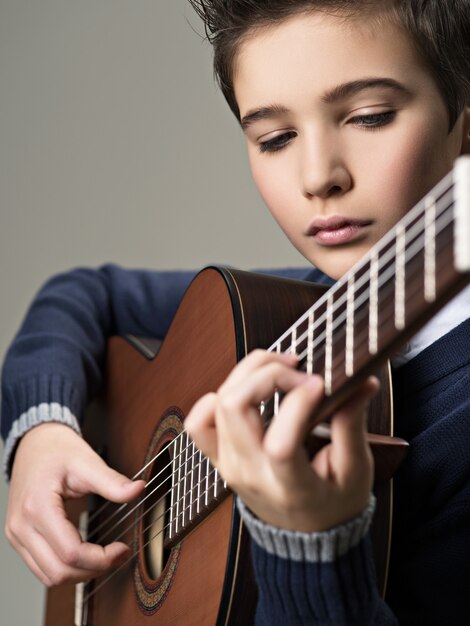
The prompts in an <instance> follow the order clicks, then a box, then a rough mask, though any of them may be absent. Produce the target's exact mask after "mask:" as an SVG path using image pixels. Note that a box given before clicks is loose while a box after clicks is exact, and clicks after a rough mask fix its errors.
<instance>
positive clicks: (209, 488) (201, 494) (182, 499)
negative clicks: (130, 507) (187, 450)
mask: <svg viewBox="0 0 470 626" xmlns="http://www.w3.org/2000/svg"><path fill="white" fill-rule="evenodd" d="M205 460H206V457H204V459H202V460H201V461H200V463H199V464H198V465H197V466H196V467H202V465H203V464H204V463H205ZM210 467H211V470H210V472H209V473H208V474H206V475H205V476H204V479H203V480H202V481H199V482H197V483H195V484H194V485H193V487H192V488H191V489H190V491H187V492H186V493H185V494H183V495H182V496H181V497H180V498H179V499H178V502H179V503H181V504H182V505H183V507H184V508H183V509H182V511H181V512H180V513H179V514H178V515H177V516H176V518H173V519H171V520H170V522H169V523H168V524H167V526H166V527H165V528H167V527H168V526H171V524H173V523H175V522H177V521H178V518H179V517H182V521H181V529H180V530H179V531H175V533H176V534H178V533H179V532H181V531H182V530H184V529H185V528H186V527H187V526H188V525H189V524H185V523H184V514H185V512H186V509H188V508H189V509H191V507H192V506H193V505H194V504H195V503H197V500H198V499H199V500H200V499H201V498H202V497H204V496H206V495H207V494H209V493H210V492H211V491H215V490H216V488H218V486H219V485H220V487H221V489H222V490H224V491H226V490H227V487H226V483H225V482H224V481H223V479H222V478H220V479H219V478H218V476H219V475H220V474H219V471H218V469H217V468H215V467H214V466H213V465H211V466H210ZM212 474H214V475H216V474H217V477H216V479H215V480H214V482H211V483H210V485H208V483H209V481H212V478H211V477H212ZM219 481H220V483H219ZM201 485H203V486H204V489H205V491H200V492H199V495H198V496H197V499H196V500H193V499H192V496H193V494H192V492H193V491H194V490H195V489H197V488H198V487H200V486H201ZM170 493H171V487H170V489H168V490H167V491H166V492H165V493H164V494H162V495H161V496H160V497H159V499H158V500H157V501H156V502H155V503H154V504H153V505H152V506H151V507H149V508H148V509H147V510H146V511H143V513H142V514H140V515H139V516H138V517H136V519H135V520H134V521H133V522H132V523H131V524H129V525H128V526H127V527H126V528H125V529H124V530H122V531H121V532H120V533H119V534H118V535H117V536H116V537H114V538H113V542H114V541H119V540H120V539H121V538H122V537H124V535H126V534H127V533H128V532H129V531H130V530H132V529H133V528H135V526H136V525H137V523H138V522H140V521H141V520H142V519H143V518H144V517H145V516H146V515H148V514H149V513H150V512H151V511H153V509H154V508H156V507H158V505H159V504H160V503H161V502H162V501H165V499H166V497H167V496H168V495H169V494H170ZM188 498H190V503H189V504H188V505H186V500H187V499H188ZM214 499H215V500H217V497H216V496H214ZM212 502H213V500H212V501H210V502H208V503H207V504H206V503H204V505H203V507H205V509H206V510H207V509H208V507H209V506H210V505H211V504H212ZM139 506H140V505H139ZM136 508H138V507H136ZM171 510H172V506H171V505H170V507H169V508H167V509H165V510H164V511H163V512H162V513H161V514H160V515H159V516H158V517H157V518H156V519H155V520H154V521H153V522H152V523H151V524H150V525H152V524H154V523H155V522H156V521H158V520H159V519H161V518H162V517H164V516H166V515H168V513H170V512H171ZM199 515H200V513H199V512H197V513H196V516H195V517H198V516H199ZM192 520H193V518H192V517H190V519H189V522H191V521H192ZM147 528H148V527H147ZM144 530H146V529H144Z"/></svg>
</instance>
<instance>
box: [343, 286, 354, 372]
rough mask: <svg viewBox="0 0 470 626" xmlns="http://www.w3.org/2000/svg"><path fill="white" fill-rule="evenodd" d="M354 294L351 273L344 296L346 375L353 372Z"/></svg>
mask: <svg viewBox="0 0 470 626" xmlns="http://www.w3.org/2000/svg"><path fill="white" fill-rule="evenodd" d="M354 296H355V276H354V274H351V276H350V277H349V278H348V287H347V296H346V354H345V372H346V376H352V375H353V374H354V302H355V299H354Z"/></svg>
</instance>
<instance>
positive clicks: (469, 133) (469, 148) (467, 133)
mask: <svg viewBox="0 0 470 626" xmlns="http://www.w3.org/2000/svg"><path fill="white" fill-rule="evenodd" d="M460 154H470V104H467V106H466V107H465V109H464V112H463V129H462V149H461V151H460Z"/></svg>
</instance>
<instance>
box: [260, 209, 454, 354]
mask: <svg viewBox="0 0 470 626" xmlns="http://www.w3.org/2000/svg"><path fill="white" fill-rule="evenodd" d="M450 208H452V205H449V206H448V207H446V209H445V210H444V211H442V212H441V214H440V216H439V218H441V219H440V221H439V228H438V229H436V236H437V235H439V234H440V233H441V232H443V231H444V230H445V229H446V228H447V226H448V225H449V224H450V223H451V222H452V219H453V216H452V213H451V212H450V213H449V212H448V213H445V211H447V210H448V209H450ZM439 218H438V219H439ZM436 221H437V220H436ZM423 239H424V234H423V235H422V236H420V237H418V238H416V240H415V241H414V242H413V245H411V246H409V244H408V246H407V248H406V261H405V263H410V262H411V261H412V260H413V259H414V258H415V257H416V256H417V255H418V254H419V253H420V252H421V251H422V250H423V246H422V240H423ZM384 258H385V262H387V261H391V260H392V259H393V252H392V254H391V256H389V257H385V256H384ZM393 275H394V269H393V266H389V267H387V269H386V270H385V272H383V273H382V274H381V276H380V279H379V282H378V289H381V288H383V287H384V286H385V285H386V284H387V283H388V284H389V283H390V282H393V281H390V276H393ZM408 276H410V275H409V274H408ZM367 282H368V276H364V275H363V276H361V278H360V279H359V280H358V281H357V283H354V287H355V288H354V290H353V293H354V295H355V294H356V293H357V292H358V291H359V290H360V289H361V287H365V286H366V285H367ZM368 297H369V293H368V291H367V290H363V291H362V293H361V294H360V296H359V297H357V298H356V297H355V298H354V308H353V311H352V312H353V314H354V317H355V314H356V313H361V312H363V311H364V307H363V306H362V305H363V304H364V302H366V301H367V300H368ZM346 302H347V293H344V294H342V295H341V296H340V297H339V298H338V299H337V300H336V301H334V302H333V312H334V311H335V310H338V309H340V308H341V307H342V305H344V304H346ZM312 311H313V313H315V311H314V309H313V307H312V309H311V310H309V311H307V314H305V318H304V320H303V321H304V322H307V318H308V313H310V312H312ZM346 317H347V310H345V309H344V307H343V311H342V313H341V314H340V315H337V316H336V317H335V318H334V322H333V326H332V331H335V330H338V328H339V327H344V325H343V322H344V320H345V319H346ZM325 322H326V312H324V313H323V314H322V315H321V316H320V317H319V318H317V319H315V318H314V324H313V330H314V331H315V330H318V328H319V327H320V326H325ZM301 323H302V322H300V323H299V321H297V322H296V325H297V327H298V326H300V325H301ZM289 330H291V329H289ZM289 334H291V333H289ZM289 334H287V335H286V336H285V337H284V338H285V339H288V338H289ZM325 337H326V330H325V329H323V331H322V333H321V334H320V335H317V336H315V337H314V340H313V343H312V346H311V348H307V350H310V349H312V350H313V349H314V348H316V347H318V346H319V347H320V350H319V351H318V355H320V356H322V355H323V353H324V350H321V348H324V345H325V341H324V340H325ZM305 340H308V328H307V330H305V331H304V332H303V334H301V335H300V336H298V338H297V341H296V342H295V346H294V349H295V348H296V347H297V346H299V345H300V344H301V343H302V342H303V341H305ZM279 341H280V340H277V341H276V343H275V344H273V345H272V346H270V347H269V348H268V351H271V352H272V351H274V350H277V344H278V343H279ZM290 352H292V345H289V347H288V348H287V349H286V350H285V353H286V354H289V353H290ZM306 355H307V351H304V352H303V353H302V354H301V355H298V356H299V360H301V359H303V358H305V356H306Z"/></svg>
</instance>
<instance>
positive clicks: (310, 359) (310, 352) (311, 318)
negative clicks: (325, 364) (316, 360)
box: [307, 308, 314, 374]
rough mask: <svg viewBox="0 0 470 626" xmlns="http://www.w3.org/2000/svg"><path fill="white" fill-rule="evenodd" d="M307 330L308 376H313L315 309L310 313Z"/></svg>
mask: <svg viewBox="0 0 470 626" xmlns="http://www.w3.org/2000/svg"><path fill="white" fill-rule="evenodd" d="M307 323H308V328H307V374H313V323H314V315H313V308H311V309H310V310H309V312H308V322H307Z"/></svg>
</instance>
